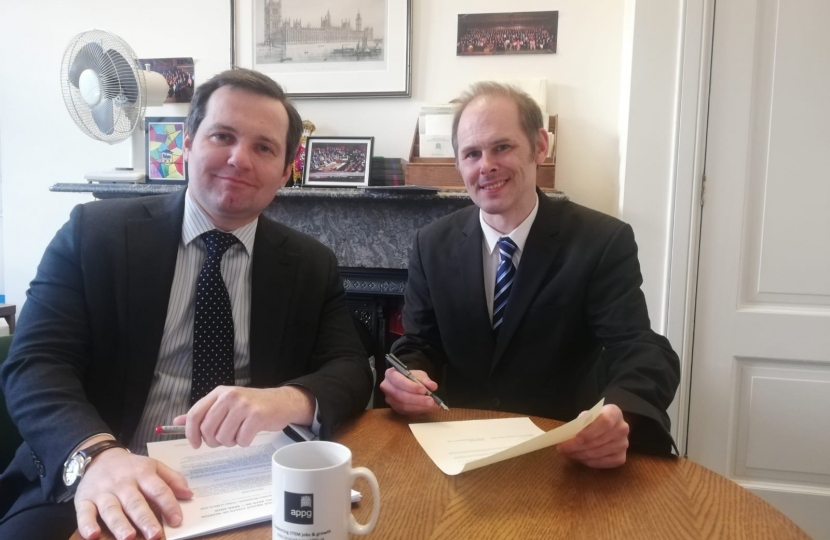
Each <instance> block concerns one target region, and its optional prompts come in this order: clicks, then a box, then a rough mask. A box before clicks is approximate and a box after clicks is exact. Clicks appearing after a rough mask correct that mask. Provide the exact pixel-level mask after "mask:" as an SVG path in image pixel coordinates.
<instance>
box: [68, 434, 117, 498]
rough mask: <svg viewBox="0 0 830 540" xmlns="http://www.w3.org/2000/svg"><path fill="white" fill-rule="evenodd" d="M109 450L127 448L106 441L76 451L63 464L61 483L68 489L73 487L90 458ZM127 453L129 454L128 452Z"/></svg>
mask: <svg viewBox="0 0 830 540" xmlns="http://www.w3.org/2000/svg"><path fill="white" fill-rule="evenodd" d="M110 448H123V449H124V450H127V447H126V446H124V445H123V444H121V443H120V442H118V441H114V440H112V439H108V440H106V441H101V442H99V443H95V444H93V445H92V446H88V447H86V448H84V449H82V450H78V451H77V452H75V453H74V454H72V456H71V457H70V458H69V459H67V460H66V463H64V464H63V483H64V484H66V486H68V487H73V486H75V484H77V483H78V481H79V480H80V479H81V478H82V477H83V475H84V472H85V471H86V468H87V465H89V462H90V461H92V458H94V457H95V456H97V455H98V454H100V453H101V452H103V451H104V450H109V449H110ZM127 451H128V452H129V450H127ZM75 487H77V486H75Z"/></svg>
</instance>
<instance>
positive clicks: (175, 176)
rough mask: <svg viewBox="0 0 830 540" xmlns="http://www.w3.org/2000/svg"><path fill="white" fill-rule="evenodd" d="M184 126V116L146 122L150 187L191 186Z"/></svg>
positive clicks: (152, 119)
mask: <svg viewBox="0 0 830 540" xmlns="http://www.w3.org/2000/svg"><path fill="white" fill-rule="evenodd" d="M184 122H185V117H184V116H165V117H151V116H148V117H147V118H145V119H144V140H145V148H146V152H147V182H148V183H159V184H161V183H165V184H185V183H187V164H186V163H185V161H184Z"/></svg>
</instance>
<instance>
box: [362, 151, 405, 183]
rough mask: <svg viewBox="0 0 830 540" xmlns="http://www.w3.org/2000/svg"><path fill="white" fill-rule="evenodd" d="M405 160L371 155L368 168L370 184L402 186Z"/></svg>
mask: <svg viewBox="0 0 830 540" xmlns="http://www.w3.org/2000/svg"><path fill="white" fill-rule="evenodd" d="M405 167H406V160H405V159H401V158H385V157H373V158H372V165H371V169H370V170H369V185H370V186H402V185H404V184H405V181H404V170H405Z"/></svg>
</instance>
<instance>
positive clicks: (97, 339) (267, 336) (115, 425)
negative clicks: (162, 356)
mask: <svg viewBox="0 0 830 540" xmlns="http://www.w3.org/2000/svg"><path fill="white" fill-rule="evenodd" d="M183 217H184V191H183V190H182V191H181V192H178V193H176V194H172V195H165V196H158V197H146V198H142V199H119V200H108V201H98V202H93V203H89V204H84V205H79V206H77V207H76V208H75V209H74V210H73V211H72V214H71V217H70V220H69V222H68V223H67V224H66V225H64V227H63V228H62V229H61V230H60V231H59V232H58V233H57V235H56V236H55V238H54V239H53V240H52V242H51V244H50V245H49V247H48V248H47V250H46V252H45V254H44V256H43V259H42V261H41V263H40V265H39V267H38V271H37V276H36V277H35V279H34V280H33V281H32V283H31V286H30V288H29V291H28V293H27V301H26V303H25V305H24V306H23V309H22V311H21V313H20V321H19V324H18V327H17V333H16V334H15V339H14V342H13V345H12V349H11V351H10V353H9V357H8V360H7V361H6V362H5V363H4V364H3V367H2V371H0V380H2V384H3V391H4V392H5V395H6V400H7V403H8V408H9V413H10V414H11V416H12V418H13V419H14V421H15V423H16V424H17V426H18V428H19V429H20V432H21V434H22V435H23V438H24V441H25V442H24V444H23V445H22V446H21V447H20V448H19V449H18V451H17V453H16V455H15V459H14V461H13V462H12V463H11V464H10V465H9V467H8V469H7V470H6V471H5V472H4V474H3V476H2V477H0V492H2V494H1V495H0V499H3V500H5V501H6V507H8V505H9V504H11V502H10V501H12V500H13V499H15V498H16V499H17V502H16V504H15V506H14V508H13V510H12V513H14V512H16V511H19V510H21V509H23V508H26V507H28V506H31V505H35V504H42V503H44V502H53V501H54V500H55V498H56V497H59V496H60V495H61V494H62V493H64V492H65V488H64V487H63V482H62V479H61V473H62V471H63V463H64V460H65V459H66V458H67V456H68V454H69V452H70V451H71V450H72V449H73V448H74V447H75V446H76V445H78V444H79V443H80V442H81V441H83V440H84V439H86V438H87V437H89V436H91V435H93V434H95V433H101V432H108V433H113V434H114V435H115V436H116V437H117V438H118V439H119V440H121V441H122V442H124V443H128V442H129V440H130V437H132V434H133V431H134V430H135V428H136V426H137V424H138V422H139V419H140V417H141V414H142V412H143V409H144V404H145V401H146V399H147V395H148V392H149V389H150V384H151V382H152V377H153V372H154V369H155V365H156V360H157V358H158V352H159V347H160V344H161V338H162V334H163V332H164V323H165V319H166V316H167V305H168V300H169V297H170V290H171V286H172V283H173V274H174V270H175V265H176V256H177V249H178V244H179V242H180V238H181V227H182V220H183ZM252 264H253V267H252V285H251V318H250V321H251V322H250V324H251V327H250V355H251V380H252V386H255V387H273V386H278V385H280V384H283V383H286V382H291V383H292V384H297V385H300V386H303V387H305V388H307V389H309V390H310V391H311V393H312V394H314V396H315V397H316V398H317V401H318V404H319V408H320V419H321V422H322V432H321V436H322V437H324V438H325V437H328V436H330V434H331V430H332V427H333V426H335V425H336V424H337V423H338V422H339V421H340V420H341V419H343V418H345V417H346V416H348V415H351V414H353V413H356V412H358V411H360V410H361V409H363V408H365V406H366V403H367V402H368V400H369V396H370V394H371V390H372V375H371V370H370V368H369V364H368V361H367V358H366V354H365V352H364V350H363V348H362V346H361V344H360V342H359V340H358V338H357V335H356V333H355V330H354V325H353V323H352V320H351V315H350V313H349V311H348V308H347V306H346V303H345V294H344V291H343V288H342V284H341V281H340V278H339V274H338V271H337V261H336V258H335V256H334V254H333V253H332V252H331V251H330V250H329V249H328V248H326V247H324V246H323V245H322V244H320V243H319V242H317V241H316V240H313V239H311V238H310V237H308V236H306V235H304V234H301V233H299V232H296V231H294V230H292V229H290V228H288V227H285V226H283V225H280V224H279V223H276V222H274V221H272V220H270V219H267V218H265V217H262V216H260V218H259V223H258V225H257V231H256V237H255V240H254V252H253V261H252ZM38 486H39V487H38ZM24 491H25V493H24V494H23V495H21V496H19V497H18V496H17V494H19V493H21V492H24ZM2 510H3V503H2V501H0V516H1V515H3V513H4V512H3V511H2Z"/></svg>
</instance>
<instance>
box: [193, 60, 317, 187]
mask: <svg viewBox="0 0 830 540" xmlns="http://www.w3.org/2000/svg"><path fill="white" fill-rule="evenodd" d="M223 86H230V87H231V88H237V89H239V90H244V91H246V92H251V93H253V94H259V95H261V96H266V97H270V98H274V99H276V100H277V101H279V102H280V103H282V105H283V107H285V111H286V112H287V113H288V133H286V137H285V166H286V168H287V167H290V166H291V164H292V163H294V155H295V154H296V153H297V147H298V146H299V145H300V137H302V135H303V119H302V118H300V113H298V112H297V109H295V108H294V105H292V104H291V102H289V101H288V98H287V97H286V95H285V92H284V91H283V89H282V87H281V86H280V85H279V84H277V82H276V81H275V80H274V79H272V78H271V77H268V76H267V75H263V74H262V73H260V72H258V71H253V70H250V69H243V68H237V69H229V70H227V71H223V72H222V73H220V74H218V75H216V76H214V77H212V78H211V79H208V80H207V81H205V82H204V83H202V84H200V85H199V87H198V88H197V89H196V92H195V93H194V94H193V100H192V101H191V102H190V112H188V113H187V121H186V123H185V128H186V129H187V132H188V133H189V134H190V136H191V138H192V137H195V136H196V132H197V131H198V130H199V126H200V125H201V124H202V120H204V119H205V116H206V115H207V107H208V101H210V96H212V95H213V93H214V92H215V91H216V90H218V89H219V88H222V87H223ZM283 172H285V171H283Z"/></svg>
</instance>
